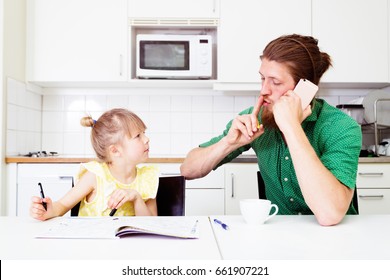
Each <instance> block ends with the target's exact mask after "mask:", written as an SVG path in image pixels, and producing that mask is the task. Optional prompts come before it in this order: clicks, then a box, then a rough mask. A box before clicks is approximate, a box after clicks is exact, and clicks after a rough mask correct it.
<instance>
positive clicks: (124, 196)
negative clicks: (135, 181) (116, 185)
mask: <svg viewBox="0 0 390 280" xmlns="http://www.w3.org/2000/svg"><path fill="white" fill-rule="evenodd" d="M137 200H142V197H141V195H140V194H139V193H138V192H137V191H136V190H119V189H117V190H115V191H113V193H112V194H111V196H110V199H109V200H108V203H107V207H108V208H110V209H118V208H119V207H121V206H122V205H123V204H124V203H125V202H127V201H130V202H133V203H135V202H136V201H137Z"/></svg>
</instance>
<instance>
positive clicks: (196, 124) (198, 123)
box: [191, 112, 213, 134]
mask: <svg viewBox="0 0 390 280" xmlns="http://www.w3.org/2000/svg"><path fill="white" fill-rule="evenodd" d="M191 124H192V132H193V134H197V133H212V132H213V113H211V112H204V113H195V112H194V113H192V121H191Z"/></svg>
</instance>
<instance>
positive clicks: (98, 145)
mask: <svg viewBox="0 0 390 280" xmlns="http://www.w3.org/2000/svg"><path fill="white" fill-rule="evenodd" d="M80 123H81V125H82V126H85V127H92V131H91V143H92V147H93V149H94V150H95V153H96V156H97V157H98V159H99V160H101V161H104V162H106V163H111V158H110V154H109V152H108V148H109V147H110V146H111V145H115V144H118V143H121V142H122V141H123V139H124V137H129V138H132V137H134V136H135V135H136V134H137V133H139V132H142V131H145V129H146V125H145V123H144V122H143V121H142V120H141V119H140V118H139V117H138V116H137V115H136V114H134V113H133V112H131V111H129V110H127V109H123V108H115V109H111V110H109V111H107V112H105V113H104V114H103V115H102V116H101V117H100V118H99V119H98V120H94V119H92V117H91V116H86V117H83V118H82V119H81V120H80Z"/></svg>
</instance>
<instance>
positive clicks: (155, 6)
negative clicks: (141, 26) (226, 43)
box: [129, 0, 219, 18]
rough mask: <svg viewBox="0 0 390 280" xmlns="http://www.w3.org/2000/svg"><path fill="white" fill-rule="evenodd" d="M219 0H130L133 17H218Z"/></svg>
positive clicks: (130, 13)
mask: <svg viewBox="0 0 390 280" xmlns="http://www.w3.org/2000/svg"><path fill="white" fill-rule="evenodd" d="M218 16H219V0H164V1H161V0H129V17H132V18H217V17H218Z"/></svg>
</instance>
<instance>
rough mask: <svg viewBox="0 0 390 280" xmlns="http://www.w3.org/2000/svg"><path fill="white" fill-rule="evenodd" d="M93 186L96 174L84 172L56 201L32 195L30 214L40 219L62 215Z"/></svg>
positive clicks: (91, 189) (89, 191)
mask: <svg viewBox="0 0 390 280" xmlns="http://www.w3.org/2000/svg"><path fill="white" fill-rule="evenodd" d="M95 186H96V176H95V175H94V174H92V173H90V172H86V173H85V174H84V176H83V177H81V179H80V180H79V181H78V182H77V183H76V185H75V186H74V187H73V188H72V189H71V190H69V191H68V192H67V193H66V194H65V195H64V196H63V197H62V198H61V199H59V200H58V201H54V202H53V201H52V200H51V199H50V198H49V197H46V198H44V199H43V200H42V199H41V198H40V197H33V198H32V202H31V206H30V215H31V217H33V218H35V219H37V220H41V221H44V220H48V219H51V218H54V217H58V216H62V215H64V214H65V213H66V212H68V211H69V210H70V209H72V208H73V206H75V205H76V204H77V203H79V202H80V201H81V200H82V199H83V198H84V197H86V196H87V195H88V194H90V193H91V192H93V191H94V190H95ZM42 201H44V202H46V204H47V210H45V208H43V205H42Z"/></svg>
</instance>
